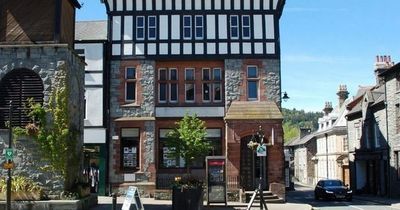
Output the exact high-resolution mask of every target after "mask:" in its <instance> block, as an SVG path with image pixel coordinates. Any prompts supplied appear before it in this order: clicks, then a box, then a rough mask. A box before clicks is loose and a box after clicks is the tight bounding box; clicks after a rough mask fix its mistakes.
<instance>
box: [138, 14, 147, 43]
mask: <svg viewBox="0 0 400 210" xmlns="http://www.w3.org/2000/svg"><path fill="white" fill-rule="evenodd" d="M139 19H142V20H143V26H138V22H139ZM145 26H146V19H145V17H144V16H137V17H136V40H144V38H145V37H146V30H145ZM138 29H143V33H142V35H143V37H138V35H139V33H138Z"/></svg>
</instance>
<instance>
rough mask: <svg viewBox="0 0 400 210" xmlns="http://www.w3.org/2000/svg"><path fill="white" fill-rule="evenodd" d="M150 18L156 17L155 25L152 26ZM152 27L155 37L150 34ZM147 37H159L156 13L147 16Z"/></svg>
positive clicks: (154, 38)
mask: <svg viewBox="0 0 400 210" xmlns="http://www.w3.org/2000/svg"><path fill="white" fill-rule="evenodd" d="M150 18H154V26H150ZM150 29H154V37H152V36H150ZM147 39H148V40H156V39H157V18H156V16H154V15H152V16H148V17H147Z"/></svg>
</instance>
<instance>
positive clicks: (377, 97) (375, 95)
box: [346, 85, 385, 116]
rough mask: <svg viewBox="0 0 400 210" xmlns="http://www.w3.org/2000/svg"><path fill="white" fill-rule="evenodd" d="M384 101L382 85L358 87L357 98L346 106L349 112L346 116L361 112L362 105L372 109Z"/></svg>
mask: <svg viewBox="0 0 400 210" xmlns="http://www.w3.org/2000/svg"><path fill="white" fill-rule="evenodd" d="M384 101H385V89H384V86H383V85H381V86H367V87H360V88H359V90H358V92H357V97H356V98H355V99H354V100H353V101H352V102H350V103H349V106H347V109H348V110H349V112H348V113H347V115H346V116H352V115H354V114H357V113H359V112H361V111H362V104H363V103H368V106H369V107H373V106H375V105H378V104H380V103H382V102H384Z"/></svg>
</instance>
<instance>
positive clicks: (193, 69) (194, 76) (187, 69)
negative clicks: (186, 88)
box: [185, 68, 196, 81]
mask: <svg viewBox="0 0 400 210" xmlns="http://www.w3.org/2000/svg"><path fill="white" fill-rule="evenodd" d="M189 70H192V71H193V80H187V79H186V76H187V75H186V73H187V72H188V71H189ZM195 73H196V72H195V68H185V81H195V80H196V75H195Z"/></svg>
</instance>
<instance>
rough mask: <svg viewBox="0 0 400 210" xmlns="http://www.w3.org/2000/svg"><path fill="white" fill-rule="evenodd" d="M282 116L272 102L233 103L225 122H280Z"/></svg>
mask: <svg viewBox="0 0 400 210" xmlns="http://www.w3.org/2000/svg"><path fill="white" fill-rule="evenodd" d="M282 119H283V116H282V113H281V111H280V110H279V108H278V106H277V105H276V103H275V102H273V101H233V102H232V104H231V106H230V107H229V108H228V112H227V113H226V116H225V120H282Z"/></svg>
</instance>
